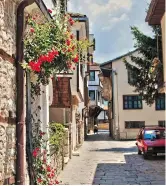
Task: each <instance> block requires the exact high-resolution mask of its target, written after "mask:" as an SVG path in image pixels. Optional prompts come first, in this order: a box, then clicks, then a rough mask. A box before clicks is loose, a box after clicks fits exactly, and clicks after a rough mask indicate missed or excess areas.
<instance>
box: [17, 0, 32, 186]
mask: <svg viewBox="0 0 166 186" xmlns="http://www.w3.org/2000/svg"><path fill="white" fill-rule="evenodd" d="M34 2H35V1H34V0H23V1H22V2H21V3H20V4H19V5H18V8H17V32H16V80H17V103H16V148H17V159H16V184H17V185H24V182H25V180H24V174H25V166H24V163H25V159H24V149H25V144H24V126H25V108H24V104H25V98H24V96H25V91H24V71H23V69H22V67H21V65H20V63H22V61H23V46H24V44H23V36H24V34H23V33H24V9H25V7H27V6H29V5H31V4H33V3H34Z"/></svg>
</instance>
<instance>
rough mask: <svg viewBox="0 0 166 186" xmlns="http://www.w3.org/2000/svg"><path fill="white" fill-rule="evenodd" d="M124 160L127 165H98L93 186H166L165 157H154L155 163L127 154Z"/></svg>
mask: <svg viewBox="0 0 166 186" xmlns="http://www.w3.org/2000/svg"><path fill="white" fill-rule="evenodd" d="M124 158H125V163H118V162H117V163H99V164H97V167H96V171H95V175H94V179H93V183H92V184H93V185H165V161H164V157H153V158H154V159H153V161H148V160H144V159H143V157H142V156H139V155H136V154H125V155H124ZM158 160H161V161H158Z"/></svg>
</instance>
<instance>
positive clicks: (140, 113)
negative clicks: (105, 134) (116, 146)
mask: <svg viewBox="0 0 166 186" xmlns="http://www.w3.org/2000/svg"><path fill="white" fill-rule="evenodd" d="M133 55H134V56H138V55H139V54H138V52H135V53H134V54H133ZM126 59H127V61H131V60H130V57H129V56H128V57H126ZM112 67H113V69H116V71H117V75H115V76H114V103H115V114H116V117H115V124H116V126H117V127H118V125H119V127H120V135H121V138H135V137H136V135H137V133H138V131H139V129H125V121H145V125H158V121H159V120H165V114H164V113H165V111H156V110H155V104H153V105H152V106H151V107H149V106H148V105H147V104H146V103H145V102H143V109H141V110H123V95H128V94H136V95H137V93H134V92H133V91H134V88H133V87H131V86H130V85H129V84H128V77H127V70H126V67H125V65H124V63H123V59H119V60H116V61H114V62H113V63H112ZM118 118H119V121H118Z"/></svg>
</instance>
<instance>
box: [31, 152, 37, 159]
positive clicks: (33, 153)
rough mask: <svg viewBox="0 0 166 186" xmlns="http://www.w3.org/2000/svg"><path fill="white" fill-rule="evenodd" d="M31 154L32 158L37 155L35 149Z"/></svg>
mask: <svg viewBox="0 0 166 186" xmlns="http://www.w3.org/2000/svg"><path fill="white" fill-rule="evenodd" d="M32 155H33V157H34V158H36V157H37V151H36V150H34V151H33V152H32Z"/></svg>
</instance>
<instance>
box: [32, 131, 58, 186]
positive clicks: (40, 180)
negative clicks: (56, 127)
mask: <svg viewBox="0 0 166 186" xmlns="http://www.w3.org/2000/svg"><path fill="white" fill-rule="evenodd" d="M44 135H45V133H44V132H42V131H39V133H38V134H37V135H36V137H35V139H34V148H33V151H32V157H33V170H34V175H35V178H34V179H35V180H34V181H35V184H36V185H57V184H59V182H58V180H57V173H56V169H55V167H52V166H51V165H50V164H49V163H48V159H49V154H48V152H47V145H46V144H47V141H46V140H45V137H44Z"/></svg>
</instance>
